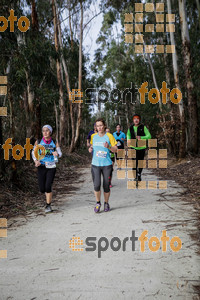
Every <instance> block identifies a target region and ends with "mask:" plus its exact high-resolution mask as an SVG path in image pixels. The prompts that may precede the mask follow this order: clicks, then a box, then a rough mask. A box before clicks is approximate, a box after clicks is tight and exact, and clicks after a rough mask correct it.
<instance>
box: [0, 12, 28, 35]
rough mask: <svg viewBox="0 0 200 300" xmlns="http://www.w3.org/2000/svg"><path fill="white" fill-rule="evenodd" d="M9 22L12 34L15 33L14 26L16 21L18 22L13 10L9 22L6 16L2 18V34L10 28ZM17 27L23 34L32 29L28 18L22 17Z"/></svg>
mask: <svg viewBox="0 0 200 300" xmlns="http://www.w3.org/2000/svg"><path fill="white" fill-rule="evenodd" d="M8 21H9V22H10V32H14V25H15V21H17V17H16V16H15V12H14V10H13V9H11V10H10V16H9V17H8V20H7V19H6V18H5V17H4V16H0V32H4V31H6V29H7V28H8ZM2 23H3V24H2ZM17 26H18V29H19V30H20V31H21V32H26V31H27V30H28V29H29V27H30V21H29V19H28V18H27V17H25V16H22V17H21V18H19V20H18V22H17Z"/></svg>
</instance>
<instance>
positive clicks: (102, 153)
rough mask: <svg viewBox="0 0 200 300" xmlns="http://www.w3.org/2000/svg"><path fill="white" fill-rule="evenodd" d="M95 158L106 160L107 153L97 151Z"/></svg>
mask: <svg viewBox="0 0 200 300" xmlns="http://www.w3.org/2000/svg"><path fill="white" fill-rule="evenodd" d="M96 156H97V157H101V158H106V156H107V152H106V151H97V153H96Z"/></svg>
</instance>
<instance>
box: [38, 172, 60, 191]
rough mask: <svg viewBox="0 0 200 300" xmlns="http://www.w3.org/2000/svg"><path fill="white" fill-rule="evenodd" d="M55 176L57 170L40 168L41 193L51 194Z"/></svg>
mask: <svg viewBox="0 0 200 300" xmlns="http://www.w3.org/2000/svg"><path fill="white" fill-rule="evenodd" d="M55 174H56V168H52V169H48V168H46V167H45V166H44V167H43V166H39V167H38V183H39V189H40V192H41V193H51V191H52V184H53V180H54V177H55Z"/></svg>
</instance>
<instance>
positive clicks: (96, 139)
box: [89, 118, 117, 213]
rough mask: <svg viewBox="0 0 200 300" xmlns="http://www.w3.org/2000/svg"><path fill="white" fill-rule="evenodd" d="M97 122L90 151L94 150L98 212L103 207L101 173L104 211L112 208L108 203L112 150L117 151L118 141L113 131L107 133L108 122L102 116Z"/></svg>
mask: <svg viewBox="0 0 200 300" xmlns="http://www.w3.org/2000/svg"><path fill="white" fill-rule="evenodd" d="M95 123H96V127H97V133H94V134H93V135H92V136H91V141H90V144H91V146H90V148H89V152H90V153H91V152H92V151H93V157H92V167H91V172H92V179H93V183H94V194H95V197H96V202H97V203H96V206H95V208H94V211H95V213H97V212H99V211H100V207H101V201H100V200H101V174H102V175H103V189H104V201H105V202H104V211H106V212H107V211H109V210H110V206H109V204H108V201H109V197H110V187H109V178H110V176H111V172H112V160H111V158H110V151H112V152H116V151H117V146H116V145H117V141H116V140H115V138H114V136H113V135H112V134H111V133H109V132H107V133H106V123H105V121H104V120H103V119H102V118H99V119H97V120H96V122H95Z"/></svg>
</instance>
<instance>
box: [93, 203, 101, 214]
mask: <svg viewBox="0 0 200 300" xmlns="http://www.w3.org/2000/svg"><path fill="white" fill-rule="evenodd" d="M100 208H101V203H96V205H95V208H94V212H95V213H98V212H100Z"/></svg>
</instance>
